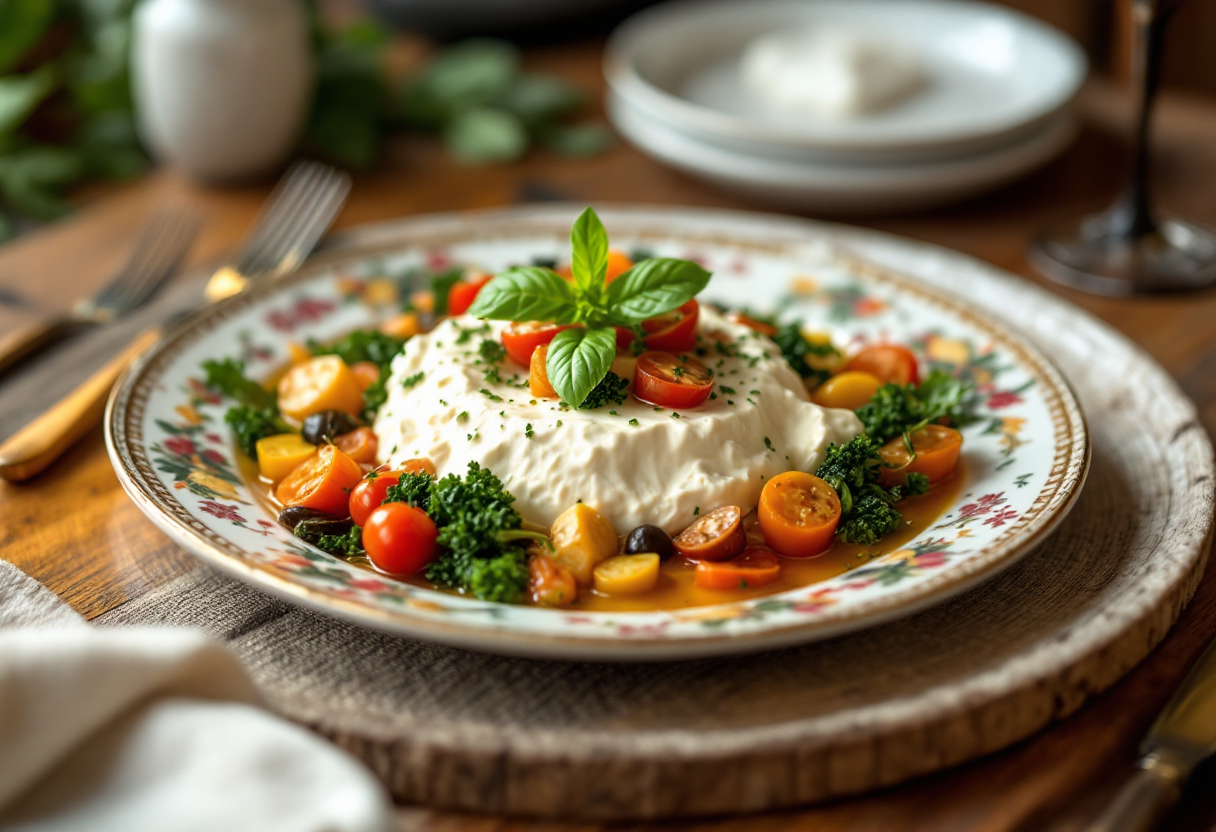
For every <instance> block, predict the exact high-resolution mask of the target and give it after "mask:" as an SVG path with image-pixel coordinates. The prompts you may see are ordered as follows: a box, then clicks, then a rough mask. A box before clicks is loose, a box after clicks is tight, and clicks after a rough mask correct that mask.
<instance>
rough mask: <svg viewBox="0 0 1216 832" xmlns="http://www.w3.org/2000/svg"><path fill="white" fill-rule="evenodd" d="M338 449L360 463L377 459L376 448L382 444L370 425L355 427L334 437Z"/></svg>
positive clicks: (363, 463)
mask: <svg viewBox="0 0 1216 832" xmlns="http://www.w3.org/2000/svg"><path fill="white" fill-rule="evenodd" d="M334 444H335V445H337V446H338V450H340V451H341V452H342V453H344V454H346V455H347V456H349V457H350V458H351V459H353V460H354V461H355V462H357V463H359V464H360V465H365V464H367V463H369V462H375V461H376V448H377V446H378V445H379V444H380V442H379V440H378V439H376V432H375V431H374V430H372V429H371V428H368V427H363V428H355V429H354V430H352V431H351V432H350V433H344V434H342V435H341V436H335V437H334Z"/></svg>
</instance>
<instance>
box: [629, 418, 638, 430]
mask: <svg viewBox="0 0 1216 832" xmlns="http://www.w3.org/2000/svg"><path fill="white" fill-rule="evenodd" d="M629 424H630V425H632V426H633V427H635V428H636V427H637V426H638V420H637V419H630V420H629Z"/></svg>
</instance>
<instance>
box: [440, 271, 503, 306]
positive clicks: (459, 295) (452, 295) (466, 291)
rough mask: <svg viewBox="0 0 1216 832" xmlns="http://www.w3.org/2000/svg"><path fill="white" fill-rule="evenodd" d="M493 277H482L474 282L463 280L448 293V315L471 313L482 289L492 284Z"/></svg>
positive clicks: (476, 278)
mask: <svg viewBox="0 0 1216 832" xmlns="http://www.w3.org/2000/svg"><path fill="white" fill-rule="evenodd" d="M491 278H492V275H488V274H487V275H482V276H480V277H475V278H473V279H472V280H462V281H460V282H459V283H457V284H456V285H455V286H453V287H452V289H451V291H449V292H448V314H449V315H463V314H464V313H465V312H468V311H469V307H470V306H472V305H473V301H475V300H477V293H478V292H480V291H481V287H482V286H485V285H486V284H487V283H489V282H490V280H491Z"/></svg>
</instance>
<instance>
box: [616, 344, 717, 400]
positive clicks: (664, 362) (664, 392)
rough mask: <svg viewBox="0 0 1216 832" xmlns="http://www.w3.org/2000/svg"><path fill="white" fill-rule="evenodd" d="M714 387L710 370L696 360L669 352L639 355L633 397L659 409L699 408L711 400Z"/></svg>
mask: <svg viewBox="0 0 1216 832" xmlns="http://www.w3.org/2000/svg"><path fill="white" fill-rule="evenodd" d="M713 386H714V378H713V375H712V374H711V373H710V371H709V368H708V367H706V366H705V365H704V364H702V363H701V362H700V361H698V360H697V359H695V358H689V357H688V356H676V355H672V354H671V353H669V352H644V353H642V354H641V355H639V356H638V363H637V368H636V369H635V370H634V376H633V395H634V396H635V397H636V398H637V399H638V400H639V401H643V402H646V403H647V404H654V405H658V406H659V407H670V408H689V407H696V406H697V405H699V404H701V403H702V402H704V401H705V400H706V399H708V398H709V394H710V392H711V391H712V390H713Z"/></svg>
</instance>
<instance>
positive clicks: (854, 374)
mask: <svg viewBox="0 0 1216 832" xmlns="http://www.w3.org/2000/svg"><path fill="white" fill-rule="evenodd" d="M880 387H882V381H881V380H880V379H879V378H878V377H877V376H872V375H870V374H869V373H862V372H859V371H857V370H849V371H847V372H844V373H841V374H840V375H837V376H832V377H831V378H829V379H828V380H827V381H825V382H824V383H823V384H821V385H819V387H818V388H817V389H816V390H815V394H814V395H813V396H812V397H811V399H812V400H813V401H814V402H815V404H817V405H819V406H820V407H839V408H842V409H844V410H856V409H857V408H859V407H862V406H864V405H865V403H866V402H868V401H869V400H870V399H871V398H873V396H874V394H875V393H877V392H878V388H880Z"/></svg>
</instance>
